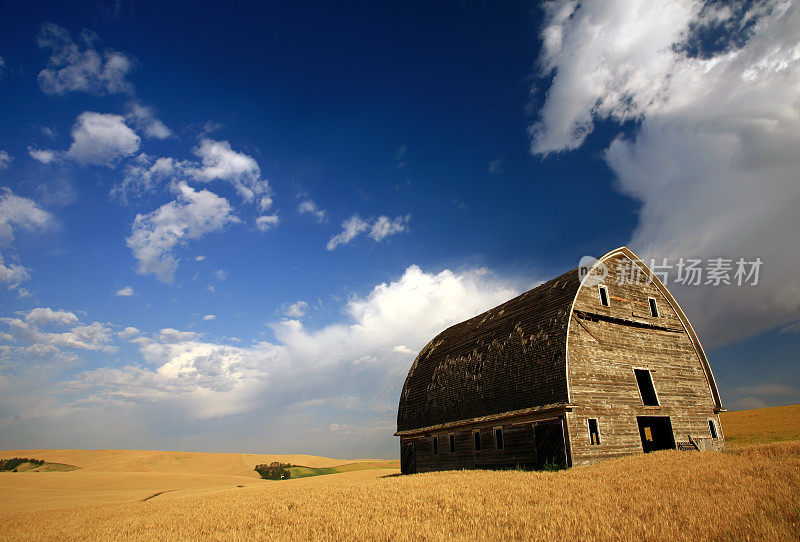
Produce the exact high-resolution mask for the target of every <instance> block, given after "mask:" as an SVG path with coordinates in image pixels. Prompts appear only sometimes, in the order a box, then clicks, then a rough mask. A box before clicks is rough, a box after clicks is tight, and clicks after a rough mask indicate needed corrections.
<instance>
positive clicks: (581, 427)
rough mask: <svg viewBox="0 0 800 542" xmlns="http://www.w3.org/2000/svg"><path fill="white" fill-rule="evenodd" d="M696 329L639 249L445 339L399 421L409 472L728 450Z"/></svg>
mask: <svg viewBox="0 0 800 542" xmlns="http://www.w3.org/2000/svg"><path fill="white" fill-rule="evenodd" d="M721 411H722V403H721V401H720V396H719V392H718V391H717V385H716V382H715V381H714V376H713V374H712V373H711V367H710V366H709V364H708V360H707V359H706V355H705V353H704V351H703V348H702V346H701V345H700V341H699V340H698V338H697V335H696V334H695V332H694V329H693V328H692V326H691V324H690V323H689V320H688V319H687V318H686V315H685V314H684V313H683V311H682V310H681V308H680V306H679V305H678V303H677V301H676V300H675V298H674V297H673V296H672V294H670V292H669V291H668V290H667V288H666V286H665V285H664V284H663V283H662V282H661V281H660V280H659V278H658V277H657V276H654V275H653V274H652V273H651V272H650V269H649V268H648V266H647V265H646V264H645V263H644V262H643V261H642V260H641V259H640V258H639V257H637V256H636V255H635V254H634V253H633V252H632V251H631V250H630V249H628V248H627V247H621V248H619V249H617V250H613V251H611V252H609V253H608V254H606V255H604V256H603V257H602V258H600V259H599V260H597V261H596V262H595V263H593V264H592V265H588V266H585V267H584V268H578V269H573V270H572V271H569V272H567V273H565V274H563V275H561V276H560V277H556V278H554V279H553V280H550V281H548V282H546V283H544V284H541V285H539V286H537V287H536V288H534V289H532V290H530V291H528V292H525V293H524V294H522V295H520V296H518V297H516V298H514V299H511V300H510V301H507V302H505V303H503V304H502V305H500V306H498V307H495V308H493V309H491V310H489V311H486V312H485V313H483V314H479V315H478V316H475V317H474V318H471V319H469V320H466V321H465V322H461V323H460V324H456V325H454V326H452V327H450V328H448V329H446V330H444V331H443V332H441V333H440V334H439V335H437V336H436V337H435V338H434V339H433V340H432V341H430V343H428V344H427V345H426V346H425V347H424V348H423V349H422V350H421V351H420V353H419V355H418V356H417V358H416V359H415V360H414V363H413V365H412V366H411V369H410V370H409V372H408V376H407V378H406V380H405V384H404V385H403V390H402V393H401V396H400V406H399V409H398V413H397V433H396V435H397V436H399V437H400V454H401V468H402V471H403V472H404V473H414V472H426V471H435V470H445V469H462V468H514V467H517V466H519V467H522V468H548V467H551V466H578V465H587V464H591V463H594V462H597V461H600V460H603V459H607V458H612V457H617V456H621V455H625V454H632V453H637V452H650V451H654V450H663V449H670V448H680V449H701V450H708V449H716V450H718V449H722V448H723V447H724V440H723V434H722V428H721V426H720V423H719V415H718V414H719V412H721Z"/></svg>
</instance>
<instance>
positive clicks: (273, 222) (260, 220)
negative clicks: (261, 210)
mask: <svg viewBox="0 0 800 542" xmlns="http://www.w3.org/2000/svg"><path fill="white" fill-rule="evenodd" d="M279 223H280V218H279V217H278V215H261V216H257V217H256V228H258V231H261V232H265V231H269V230H271V229H272V228H274V227H275V226H277V225H278V224H279Z"/></svg>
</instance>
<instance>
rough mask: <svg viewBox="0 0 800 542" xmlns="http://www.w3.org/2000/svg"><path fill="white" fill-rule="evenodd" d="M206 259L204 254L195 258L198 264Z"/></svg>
mask: <svg viewBox="0 0 800 542" xmlns="http://www.w3.org/2000/svg"><path fill="white" fill-rule="evenodd" d="M205 259H206V257H205V256H203V255H202V254H200V255H199V256H195V257H194V261H196V262H202V261H203V260H205Z"/></svg>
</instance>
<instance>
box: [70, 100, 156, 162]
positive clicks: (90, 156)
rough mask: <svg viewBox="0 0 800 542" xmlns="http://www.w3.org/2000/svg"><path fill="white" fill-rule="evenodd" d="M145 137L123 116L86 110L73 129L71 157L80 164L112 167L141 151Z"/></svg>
mask: <svg viewBox="0 0 800 542" xmlns="http://www.w3.org/2000/svg"><path fill="white" fill-rule="evenodd" d="M140 143H141V138H140V137H139V136H138V135H136V132H134V131H133V130H131V129H130V128H129V127H128V125H127V124H125V118H124V117H123V116H122V115H112V114H107V113H93V112H91V111H86V112H84V113H81V114H80V115H79V116H78V120H77V121H76V122H75V126H73V128H72V145H70V148H69V150H68V151H67V156H68V157H69V158H71V159H73V160H75V161H76V162H78V163H80V164H93V165H105V166H109V167H112V166H113V165H114V164H115V163H116V162H117V161H119V160H120V159H121V158H125V157H128V156H133V155H134V154H136V151H138V150H139V144H140Z"/></svg>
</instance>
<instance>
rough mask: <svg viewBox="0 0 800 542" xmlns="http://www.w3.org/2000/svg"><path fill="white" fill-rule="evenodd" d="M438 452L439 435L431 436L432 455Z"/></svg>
mask: <svg viewBox="0 0 800 542" xmlns="http://www.w3.org/2000/svg"><path fill="white" fill-rule="evenodd" d="M438 453H439V437H433V455H437V454H438Z"/></svg>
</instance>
